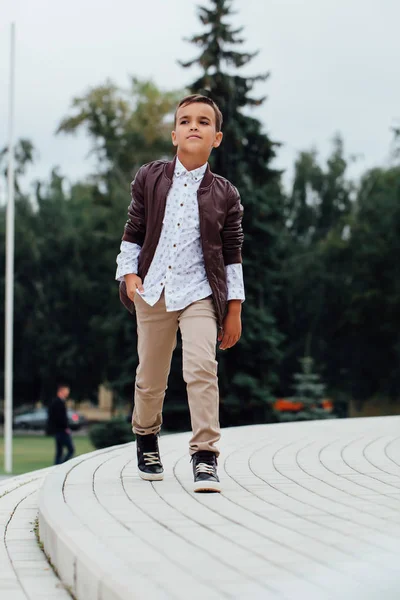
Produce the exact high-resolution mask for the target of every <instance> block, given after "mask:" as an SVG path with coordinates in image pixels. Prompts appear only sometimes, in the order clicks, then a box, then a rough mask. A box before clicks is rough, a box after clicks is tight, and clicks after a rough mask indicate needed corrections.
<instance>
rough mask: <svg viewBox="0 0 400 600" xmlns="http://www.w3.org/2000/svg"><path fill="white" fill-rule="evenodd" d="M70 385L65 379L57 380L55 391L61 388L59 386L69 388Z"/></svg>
mask: <svg viewBox="0 0 400 600" xmlns="http://www.w3.org/2000/svg"><path fill="white" fill-rule="evenodd" d="M70 387H71V386H70V385H69V383H68V382H67V381H59V382H58V383H57V392H58V391H60V390H61V388H70Z"/></svg>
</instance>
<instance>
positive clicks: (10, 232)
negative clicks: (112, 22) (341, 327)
mask: <svg viewBox="0 0 400 600" xmlns="http://www.w3.org/2000/svg"><path fill="white" fill-rule="evenodd" d="M14 80H15V23H12V24H11V45H10V96H9V102H10V105H9V142H8V170H7V171H8V173H7V174H8V178H7V179H8V197H7V218H6V306H5V309H6V310H5V361H4V402H5V406H4V470H5V472H6V473H12V445H13V444H12V441H13V440H12V436H13V331H14V212H15V210H14V82H15V81H14Z"/></svg>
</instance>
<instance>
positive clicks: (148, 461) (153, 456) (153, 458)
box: [143, 452, 161, 467]
mask: <svg viewBox="0 0 400 600" xmlns="http://www.w3.org/2000/svg"><path fill="white" fill-rule="evenodd" d="M143 460H144V464H145V465H146V467H152V466H153V465H160V464H161V463H160V459H159V457H158V452H143Z"/></svg>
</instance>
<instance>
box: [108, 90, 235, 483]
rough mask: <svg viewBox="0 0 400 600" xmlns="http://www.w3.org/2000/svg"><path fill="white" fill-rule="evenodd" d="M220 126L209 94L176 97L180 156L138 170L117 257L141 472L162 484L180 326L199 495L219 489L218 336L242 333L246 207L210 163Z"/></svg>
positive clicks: (175, 137) (225, 339) (225, 340)
mask: <svg viewBox="0 0 400 600" xmlns="http://www.w3.org/2000/svg"><path fill="white" fill-rule="evenodd" d="M221 126H222V114H221V111H220V110H219V108H218V106H217V105H216V104H215V103H214V102H213V100H211V99H210V98H208V97H206V96H201V95H191V96H187V97H186V98H183V99H182V100H181V101H180V103H179V104H178V107H177V109H176V112H175V126H174V131H173V132H172V143H173V145H174V146H175V147H176V148H177V155H176V157H175V158H174V160H172V161H171V162H169V161H167V160H156V161H154V162H150V163H148V164H146V165H144V166H142V167H141V168H140V169H139V171H138V173H137V175H136V178H135V180H134V181H133V183H132V185H131V195H132V201H131V204H130V206H129V211H128V217H129V218H128V221H127V223H126V225H125V232H124V235H123V238H122V243H121V252H120V254H119V255H118V257H117V264H118V268H117V273H116V279H117V280H118V281H120V282H121V283H120V295H121V300H122V302H123V303H124V305H125V306H126V307H127V308H128V310H130V311H131V312H134V311H136V317H137V331H138V355H139V366H138V369H137V372H136V383H135V406H134V410H133V416H132V428H133V431H134V433H135V434H136V441H137V456H138V468H139V475H140V477H142V479H146V480H150V481H154V480H160V479H163V474H164V471H163V466H162V463H161V459H160V453H159V448H158V434H159V431H160V429H161V423H162V407H163V402H164V395H165V391H166V388H167V381H168V375H169V371H170V365H171V358H172V353H173V350H174V348H175V345H176V335H177V331H178V328H180V330H181V334H182V342H183V377H184V380H185V382H186V384H187V393H188V400H189V408H190V416H191V423H192V430H193V435H192V438H191V440H190V443H189V452H190V455H191V457H192V465H193V474H194V491H195V492H219V491H221V486H220V482H219V478H218V474H217V457H218V454H219V450H218V448H217V446H216V444H217V442H218V440H219V439H220V426H219V393H218V378H217V361H216V346H217V339H218V341H220V342H221V345H220V348H221V350H227V349H228V348H232V346H234V345H235V344H236V343H237V342H238V340H239V338H240V336H241V331H242V325H241V309H242V301H243V300H244V285H243V272H242V264H241V263H242V254H241V248H242V242H243V231H242V214H243V207H242V205H241V202H240V197H239V193H238V191H237V189H236V188H235V187H234V186H233V185H232V184H231V183H230V182H229V181H227V180H226V179H224V178H223V177H220V176H219V175H215V174H214V173H212V172H211V170H210V166H209V164H208V158H209V156H210V154H211V151H212V150H213V148H217V147H218V146H219V145H220V143H221V141H222V131H221Z"/></svg>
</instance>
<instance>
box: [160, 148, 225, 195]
mask: <svg viewBox="0 0 400 600" xmlns="http://www.w3.org/2000/svg"><path fill="white" fill-rule="evenodd" d="M176 159H177V156H175V157H174V159H173V160H171V161H170V162H167V164H166V166H165V171H164V172H165V174H166V176H167V177H168V179H170V180H171V181H172V178H173V176H174V172H175V165H176ZM213 181H214V174H213V173H212V172H211V169H210V165H209V164H208V163H207V168H206V172H205V173H204V177H203V179H202V180H201V183H200V187H199V190H201V189H204V188H208V187H210V185H211V184H212V182H213Z"/></svg>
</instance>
